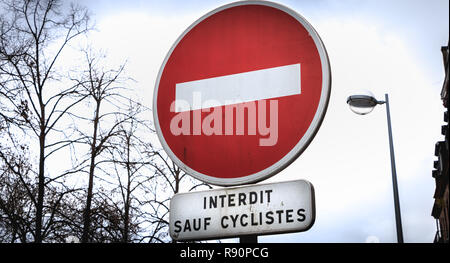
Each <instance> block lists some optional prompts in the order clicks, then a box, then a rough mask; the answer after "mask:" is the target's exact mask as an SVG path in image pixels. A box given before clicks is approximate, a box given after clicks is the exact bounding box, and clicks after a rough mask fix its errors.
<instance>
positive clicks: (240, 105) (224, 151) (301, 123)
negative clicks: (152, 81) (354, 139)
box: [153, 1, 331, 223]
mask: <svg viewBox="0 0 450 263" xmlns="http://www.w3.org/2000/svg"><path fill="white" fill-rule="evenodd" d="M330 90H331V71H330V65H329V61H328V56H327V52H326V50H325V47H324V45H323V43H322V41H321V39H320V37H319V35H318V34H317V32H316V31H315V30H314V28H313V27H312V26H311V25H310V24H309V23H308V22H307V21H306V20H305V19H304V18H303V17H302V16H300V15H299V14H297V13H296V12H295V11H293V10H291V9H289V8H287V7H285V6H282V5H279V4H276V3H272V2H265V1H242V2H235V3H231V4H228V5H224V6H222V7H219V8H217V9H215V10H213V11H211V12H209V13H207V14H206V15H204V16H202V17H201V18H199V19H198V20H197V21H195V22H194V23H193V24H192V25H191V26H190V27H189V28H187V29H186V31H184V33H183V34H181V36H180V37H179V38H178V39H177V40H176V42H175V43H174V45H173V46H172V48H171V49H170V50H169V52H168V54H167V56H166V57H165V59H164V61H163V63H162V66H161V68H160V71H159V73H158V76H157V80H156V86H155V91H154V96H153V114H154V123H155V127H156V131H157V134H158V137H159V139H160V141H161V144H162V146H163V148H164V150H165V151H166V152H167V153H168V155H169V156H170V158H171V159H172V160H173V161H174V162H175V163H176V164H177V165H178V166H179V167H180V168H181V169H183V170H184V171H185V172H186V173H188V174H189V175H192V176H193V177H195V178H197V179H199V180H201V181H204V182H206V183H210V184H215V185H223V186H232V185H241V184H248V183H255V182H258V181H261V180H264V179H267V178H269V177H270V176H273V175H274V174H276V173H278V172H280V171H281V170H282V169H284V168H285V167H287V166H288V165H289V164H290V163H292V162H293V161H294V160H295V159H296V158H297V157H298V156H299V155H300V154H301V153H302V152H303V151H304V150H305V149H306V147H307V146H308V145H309V143H310V142H311V141H312V139H313V137H314V136H315V134H316V133H317V131H318V129H319V127H320V125H321V123H322V120H323V118H324V115H325V112H326V109H327V105H328V101H329V97H330ZM205 223H206V222H205Z"/></svg>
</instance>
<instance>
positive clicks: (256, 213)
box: [169, 180, 315, 240]
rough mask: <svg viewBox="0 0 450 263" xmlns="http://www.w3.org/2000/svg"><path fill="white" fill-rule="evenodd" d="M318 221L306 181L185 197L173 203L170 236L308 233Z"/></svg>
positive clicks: (225, 190) (308, 184) (210, 191)
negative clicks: (315, 221) (316, 220)
mask: <svg viewBox="0 0 450 263" xmlns="http://www.w3.org/2000/svg"><path fill="white" fill-rule="evenodd" d="M314 220H315V202H314V189H313V186H312V184H311V183H310V182H308V181H305V180H297V181H288V182H282V183H272V184H258V185H252V186H243V187H233V188H221V189H215V190H209V191H201V192H192V193H180V194H176V195H174V196H173V197H172V200H171V202H170V220H169V221H170V222H169V224H170V225H169V232H170V236H171V237H172V238H173V239H175V240H202V239H219V238H227V237H237V236H242V235H266V234H277V233H288V232H299V231H306V230H308V229H309V228H311V227H312V225H313V224H314Z"/></svg>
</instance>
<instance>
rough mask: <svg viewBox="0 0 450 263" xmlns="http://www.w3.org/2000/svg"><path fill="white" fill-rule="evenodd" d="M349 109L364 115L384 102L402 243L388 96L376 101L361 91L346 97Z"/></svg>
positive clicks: (397, 217)
mask: <svg viewBox="0 0 450 263" xmlns="http://www.w3.org/2000/svg"><path fill="white" fill-rule="evenodd" d="M347 104H348V105H349V106H350V109H351V110H352V111H353V112H354V113H356V114H360V115H366V114H369V113H370V112H372V110H373V109H374V108H375V106H377V105H378V104H386V115H387V124H388V133H389V148H390V153H391V170H392V186H393V188H394V205H395V223H396V226H397V242H398V243H403V231H402V218H401V215H400V201H399V197H398V186H397V173H396V171H395V158H394V143H393V142H392V127H391V114H390V111H389V96H388V94H385V101H378V100H377V99H376V98H375V96H374V95H373V94H372V93H371V92H370V91H365V92H361V93H359V94H356V95H352V96H350V97H348V98H347Z"/></svg>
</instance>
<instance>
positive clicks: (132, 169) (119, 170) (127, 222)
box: [107, 101, 154, 243]
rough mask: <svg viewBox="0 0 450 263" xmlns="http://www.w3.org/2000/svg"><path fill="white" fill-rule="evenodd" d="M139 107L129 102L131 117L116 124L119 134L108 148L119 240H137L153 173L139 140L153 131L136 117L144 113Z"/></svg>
mask: <svg viewBox="0 0 450 263" xmlns="http://www.w3.org/2000/svg"><path fill="white" fill-rule="evenodd" d="M142 108H143V106H142V105H139V104H136V103H134V102H131V101H130V107H129V109H128V115H129V116H133V118H130V119H129V120H128V121H126V122H124V123H122V124H121V125H120V126H119V131H120V133H119V136H117V137H116V138H114V142H112V143H111V145H112V147H110V148H108V149H107V150H108V152H109V157H107V158H109V159H110V161H111V163H112V165H113V167H114V173H113V174H114V175H115V176H116V182H117V188H116V190H117V192H119V196H120V198H119V200H118V201H116V202H115V204H116V207H117V209H118V210H119V211H120V215H121V217H120V220H121V222H123V224H122V228H121V242H124V243H128V242H133V241H139V239H140V236H141V235H140V233H139V230H140V228H141V227H140V226H141V223H142V220H141V219H140V218H142V216H143V214H145V212H144V211H143V209H145V208H143V206H144V199H143V198H142V196H143V195H145V192H144V191H145V189H144V188H145V186H146V183H148V182H149V181H151V179H152V176H153V174H152V173H151V171H150V170H149V169H148V165H149V164H150V162H149V161H148V160H146V158H145V156H144V153H145V149H146V146H147V144H146V143H145V142H144V141H143V140H142V138H143V137H149V136H148V135H150V134H152V133H153V132H154V131H153V130H152V129H151V128H150V127H149V125H148V124H147V123H146V122H145V121H144V120H143V119H144V118H139V117H138V116H139V113H148V111H146V110H145V108H144V110H142Z"/></svg>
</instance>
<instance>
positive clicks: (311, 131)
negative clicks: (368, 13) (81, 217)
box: [153, 1, 331, 186]
mask: <svg viewBox="0 0 450 263" xmlns="http://www.w3.org/2000/svg"><path fill="white" fill-rule="evenodd" d="M242 5H264V6H270V7H273V8H276V9H279V10H281V11H284V12H285V13H287V14H289V15H291V16H292V17H293V18H295V19H296V20H297V21H298V22H300V23H301V24H302V25H303V27H304V28H305V29H306V30H307V31H308V33H309V34H310V35H311V37H312V39H313V40H314V43H315V45H316V47H317V50H318V52H319V56H320V62H321V66H322V92H321V95H320V101H319V106H318V108H317V111H316V113H315V115H314V118H313V120H312V122H311V124H310V126H309V128H308V129H307V131H306V132H305V134H304V135H303V137H302V138H301V139H300V141H299V142H298V143H297V144H296V145H295V147H294V148H292V150H291V151H290V152H289V153H287V154H286V155H285V156H284V157H283V158H281V159H280V160H279V161H278V162H276V163H275V164H273V165H271V166H270V167H268V168H266V169H264V170H262V171H259V172H257V173H254V174H251V175H247V176H244V177H240V178H217V177H212V176H209V175H206V174H202V173H199V172H197V171H195V170H193V169H192V168H190V167H189V166H187V165H186V164H184V163H183V162H182V161H181V160H180V159H178V157H177V156H176V155H175V154H174V153H173V152H172V150H171V149H170V147H169V145H168V144H167V142H166V140H165V139H164V136H163V134H162V131H161V127H160V126H159V119H158V108H157V100H158V88H159V81H160V79H161V75H162V72H163V70H164V68H165V66H166V63H167V60H168V59H169V58H170V56H171V55H172V52H173V50H174V49H175V47H176V46H177V45H178V43H179V42H180V41H181V40H182V39H183V38H184V36H185V35H186V34H187V33H188V32H189V31H190V30H191V29H192V28H194V27H195V26H196V25H198V24H199V23H200V22H202V21H203V20H204V19H206V18H208V17H210V16H212V15H214V14H216V13H218V12H220V11H222V10H225V9H228V8H231V7H235V6H242ZM330 93H331V69H330V63H329V60H328V54H327V51H326V49H325V46H324V45H323V43H322V40H321V39H320V37H319V35H318V34H317V32H316V31H315V30H314V28H313V27H312V26H311V25H310V24H309V23H308V21H306V19H305V18H303V17H302V16H301V15H299V14H298V13H297V12H295V11H294V10H292V9H290V8H288V7H285V6H283V5H280V4H277V3H273V2H266V1H240V2H234V3H230V4H227V5H224V6H221V7H219V8H216V9H214V10H212V11H210V12H209V13H207V14H206V15H204V16H202V17H200V18H199V19H197V21H195V22H194V23H193V24H192V25H190V26H189V27H188V28H187V29H186V30H185V31H184V32H183V34H181V35H180V36H179V37H178V39H177V40H176V41H175V43H174V44H173V45H172V47H171V48H170V50H169V52H168V53H167V55H166V57H165V58H164V61H163V63H162V65H161V68H160V69H159V72H158V77H157V79H156V84H155V90H154V93H153V119H154V123H155V127H156V133H157V134H158V138H159V140H160V142H161V144H162V146H163V148H164V150H165V151H166V152H167V154H168V155H169V157H170V158H171V159H172V160H173V161H174V162H175V163H176V164H177V165H178V166H179V167H180V168H181V169H182V170H183V171H185V172H186V173H187V174H189V175H191V176H193V177H195V178H197V179H198V180H200V181H203V182H205V183H209V184H214V185H221V186H234V185H242V184H250V183H256V182H259V181H262V180H265V179H267V178H269V177H271V176H273V175H275V174H277V173H278V172H280V171H281V170H283V169H284V168H286V167H287V166H289V165H290V164H291V163H292V162H293V161H294V160H295V159H297V158H298V157H299V156H300V155H301V154H302V152H303V151H304V150H305V149H306V148H307V147H308V145H309V144H310V143H311V141H312V139H313V138H314V136H315V135H316V133H317V131H318V130H319V128H320V125H321V124H322V121H323V118H324V117H325V113H326V111H327V107H328V101H329V99H330Z"/></svg>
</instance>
